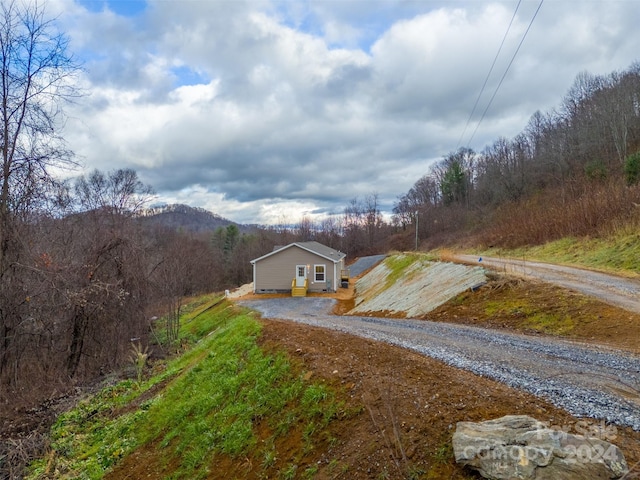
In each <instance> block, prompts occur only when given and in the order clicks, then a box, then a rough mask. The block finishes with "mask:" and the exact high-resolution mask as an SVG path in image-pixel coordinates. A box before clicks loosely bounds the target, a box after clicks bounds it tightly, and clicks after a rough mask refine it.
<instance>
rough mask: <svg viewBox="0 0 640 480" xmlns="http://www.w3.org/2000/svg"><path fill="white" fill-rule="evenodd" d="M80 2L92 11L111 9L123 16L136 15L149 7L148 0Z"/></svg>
mask: <svg viewBox="0 0 640 480" xmlns="http://www.w3.org/2000/svg"><path fill="white" fill-rule="evenodd" d="M78 3H80V5H82V6H83V7H85V8H86V9H87V10H89V11H90V12H101V11H103V10H105V9H109V10H111V11H112V12H114V13H116V14H118V15H121V16H123V17H135V16H136V15H139V14H140V13H142V12H143V11H144V10H145V9H146V8H147V2H146V0H79V2H78Z"/></svg>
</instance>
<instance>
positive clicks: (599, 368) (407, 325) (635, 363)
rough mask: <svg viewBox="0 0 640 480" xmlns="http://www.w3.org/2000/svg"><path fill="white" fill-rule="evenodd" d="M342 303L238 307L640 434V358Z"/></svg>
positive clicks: (270, 302) (280, 301) (282, 301)
mask: <svg viewBox="0 0 640 480" xmlns="http://www.w3.org/2000/svg"><path fill="white" fill-rule="evenodd" d="M334 302H335V300H333V299H330V298H321V297H306V298H270V299H264V300H262V299H259V300H243V301H239V302H238V303H240V304H242V305H245V306H247V307H249V308H252V309H255V310H257V311H258V312H260V313H261V314H262V316H263V317H265V318H278V319H284V320H290V321H294V322H299V323H304V324H308V325H314V326H318V327H324V328H330V329H334V330H338V331H342V332H345V333H350V334H353V335H358V336H361V337H365V338H369V339H372V340H376V341H382V342H387V343H390V344H393V345H398V346H401V347H404V348H408V349H411V350H414V351H416V352H419V353H421V354H424V355H427V356H429V357H432V358H435V359H438V360H440V361H442V362H445V363H447V364H449V365H452V366H454V367H457V368H462V369H465V370H468V371H471V372H473V373H475V374H477V375H481V376H484V377H488V378H492V379H494V380H497V381H500V382H503V383H505V384H507V385H509V386H511V387H514V388H518V389H522V390H525V391H527V392H530V393H533V394H535V395H537V396H540V397H542V398H545V399H547V400H549V401H551V402H552V403H553V404H555V405H556V406H558V407H561V408H564V409H565V410H567V411H568V412H569V413H571V414H572V415H574V416H577V417H588V418H594V419H603V420H605V421H607V422H609V423H613V424H617V425H621V426H630V427H632V428H633V429H634V430H640V357H638V356H635V355H631V354H627V353H623V352H619V351H614V350H609V349H604V348H597V347H592V346H586V345H582V344H578V343H574V342H569V341H561V340H554V339H547V338H544V339H543V338H537V337H530V336H525V335H518V334H510V333H502V332H498V331H495V330H490V329H484V328H478V327H470V326H463V325H453V324H447V323H440V322H430V321H424V320H408V319H403V320H396V319H384V318H372V317H359V316H335V315H331V313H330V312H331V310H332V308H333V306H334Z"/></svg>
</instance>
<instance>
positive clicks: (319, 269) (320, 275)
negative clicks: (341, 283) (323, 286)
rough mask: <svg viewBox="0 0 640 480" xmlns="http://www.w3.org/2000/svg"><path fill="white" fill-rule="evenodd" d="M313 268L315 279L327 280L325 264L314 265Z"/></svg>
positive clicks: (318, 280)
mask: <svg viewBox="0 0 640 480" xmlns="http://www.w3.org/2000/svg"><path fill="white" fill-rule="evenodd" d="M313 270H314V279H315V280H314V281H316V282H324V281H325V275H324V270H325V266H324V265H314V266H313Z"/></svg>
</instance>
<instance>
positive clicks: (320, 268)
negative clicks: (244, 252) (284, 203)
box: [251, 242, 345, 296]
mask: <svg viewBox="0 0 640 480" xmlns="http://www.w3.org/2000/svg"><path fill="white" fill-rule="evenodd" d="M344 259H345V254H344V253H342V252H339V251H337V250H335V249H333V248H329V247H327V246H325V245H322V244H321V243H318V242H295V243H291V244H289V245H286V246H284V247H276V248H274V250H273V251H272V252H271V253H268V254H266V255H263V256H262V257H260V258H256V259H255V260H251V264H252V265H253V292H254V293H271V292H291V294H292V295H293V296H304V295H306V293H307V291H309V292H335V291H336V289H337V287H338V286H339V284H340V281H341V275H343V272H344V271H345V263H344Z"/></svg>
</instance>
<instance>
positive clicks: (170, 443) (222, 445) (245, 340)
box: [30, 299, 341, 479]
mask: <svg viewBox="0 0 640 480" xmlns="http://www.w3.org/2000/svg"><path fill="white" fill-rule="evenodd" d="M209 307H211V308H209ZM182 328H183V332H182V334H183V336H184V338H186V339H188V340H189V342H190V343H191V345H192V346H191V348H189V349H188V350H187V352H186V353H185V354H184V355H182V356H180V357H178V358H176V359H174V360H172V361H170V362H168V363H167V364H166V366H165V367H166V368H160V369H159V370H162V371H161V373H159V374H157V375H155V376H153V377H152V378H150V379H148V380H146V381H143V382H141V383H140V384H139V385H138V383H137V382H133V381H129V380H127V381H124V382H121V383H119V384H117V385H115V386H112V387H109V388H107V389H104V390H102V391H101V392H100V393H99V394H97V395H95V396H93V397H91V398H88V399H86V400H85V401H83V402H81V403H80V404H79V405H78V406H77V407H76V408H74V409H73V410H71V411H70V412H68V413H65V414H63V415H61V416H60V417H59V418H58V420H57V422H56V423H55V425H54V426H53V428H52V431H51V448H52V450H53V451H54V455H53V457H48V458H46V459H41V460H38V461H36V462H34V463H33V464H32V466H31V476H30V478H39V477H41V476H44V475H45V474H46V475H51V474H52V472H53V471H55V472H57V473H56V474H55V478H79V479H84V478H87V479H99V478H102V477H103V476H104V474H105V472H107V471H108V470H109V469H110V468H111V467H113V466H114V465H116V464H117V463H118V462H119V461H121V460H122V459H123V458H124V457H126V456H127V455H128V454H130V453H131V452H133V451H134V450H136V449H137V448H140V447H142V446H145V445H146V446H149V445H152V446H153V448H157V449H160V458H162V459H163V462H165V464H166V465H172V464H173V465H176V466H177V467H175V468H172V469H170V471H168V472H167V476H166V477H165V478H176V479H177V478H190V479H198V478H205V477H206V476H207V469H208V467H209V465H210V464H211V463H212V461H213V460H214V458H215V457H216V456H219V455H225V456H228V457H231V458H232V459H233V458H243V459H244V458H248V457H251V458H255V459H256V461H255V462H253V463H254V465H259V466H260V468H262V469H263V470H267V469H273V468H275V461H276V458H277V457H278V456H279V455H280V454H279V453H278V452H276V451H275V448H276V447H275V446H276V445H277V441H278V438H282V437H284V436H286V435H288V434H290V432H291V431H292V429H295V428H301V429H302V430H303V432H304V435H303V437H304V445H303V446H301V448H300V451H299V452H298V453H295V454H293V457H292V458H290V462H289V464H288V465H285V466H283V467H282V468H283V470H282V471H280V472H277V471H276V472H273V470H271V472H272V473H275V474H276V476H282V477H288V476H289V475H290V474H291V473H292V472H295V470H294V469H292V466H295V465H298V464H299V462H300V460H301V459H302V458H303V456H304V455H305V454H307V453H308V452H309V451H312V450H313V445H314V442H316V441H320V440H321V438H322V436H323V435H326V432H325V430H326V428H327V426H328V425H329V423H330V422H331V420H332V419H334V418H336V417H337V416H338V415H340V412H341V405H340V404H338V403H337V401H336V400H335V395H334V393H333V392H332V391H331V390H329V389H328V388H327V387H325V386H323V385H321V384H313V383H310V382H305V381H303V379H302V376H301V375H299V374H297V373H296V372H295V371H294V369H293V368H292V366H291V364H290V363H289V361H288V359H287V357H286V356H285V355H284V354H282V353H269V354H267V353H265V352H264V351H263V350H262V349H261V348H260V346H259V345H258V343H257V340H258V338H259V337H260V332H261V325H260V324H259V323H258V322H257V321H256V320H254V319H253V316H252V314H251V313H250V312H249V311H246V310H240V309H238V308H236V307H234V306H232V305H231V304H229V303H228V302H226V301H222V300H219V299H213V300H212V299H210V301H209V303H208V304H202V305H200V306H198V307H196V308H191V309H189V310H188V313H187V314H186V315H185V316H184V318H183V327H182ZM156 370H158V368H156ZM154 387H155V391H154V393H155V395H149V394H148V395H147V397H148V398H147V397H145V398H147V399H146V400H145V401H144V402H138V403H139V404H135V405H134V406H133V407H128V406H129V405H130V403H131V402H133V401H135V400H136V399H138V398H140V395H142V394H144V393H145V392H147V391H149V390H150V389H151V388H154ZM260 422H268V425H269V430H268V431H269V432H273V433H271V434H270V435H271V437H270V438H267V439H265V438H261V439H259V438H258V437H257V436H256V425H257V424H258V423H260ZM259 440H260V441H259ZM265 445H266V446H268V448H266V449H265ZM52 458H53V459H54V462H52V461H51V460H52ZM296 468H297V467H296Z"/></svg>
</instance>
